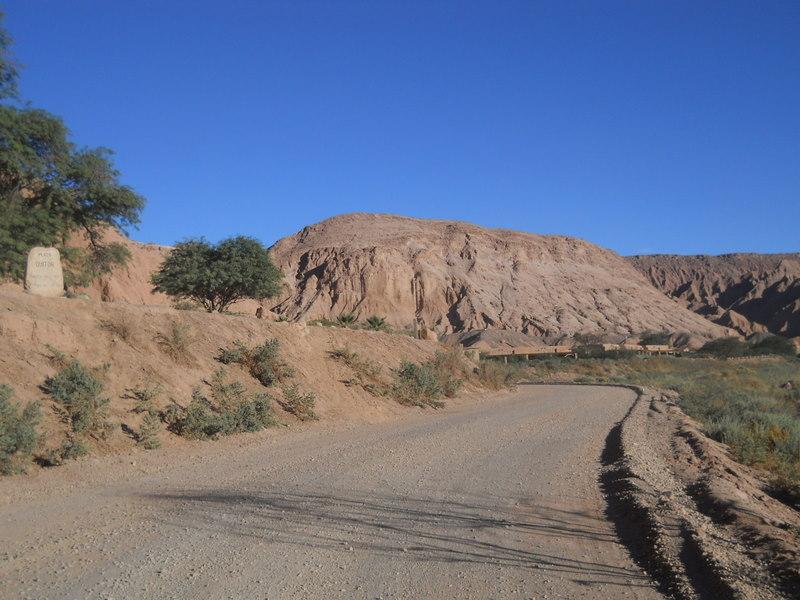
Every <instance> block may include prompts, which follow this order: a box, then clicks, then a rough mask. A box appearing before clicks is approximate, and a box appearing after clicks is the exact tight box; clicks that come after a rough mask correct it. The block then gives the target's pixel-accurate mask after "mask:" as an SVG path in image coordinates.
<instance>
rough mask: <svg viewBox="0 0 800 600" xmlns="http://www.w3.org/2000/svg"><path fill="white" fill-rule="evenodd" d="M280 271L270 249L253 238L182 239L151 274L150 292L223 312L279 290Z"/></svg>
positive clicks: (271, 295)
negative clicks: (211, 242) (238, 301)
mask: <svg viewBox="0 0 800 600" xmlns="http://www.w3.org/2000/svg"><path fill="white" fill-rule="evenodd" d="M281 278H282V274H281V272H280V270H278V268H277V267H276V266H275V265H274V264H273V263H272V259H270V256H269V251H268V250H267V249H266V248H265V247H264V246H263V245H262V244H261V242H259V241H258V240H254V239H253V238H249V237H246V236H238V237H233V238H229V239H227V240H223V241H221V242H220V243H219V244H216V245H213V244H209V243H208V242H207V241H205V240H203V239H197V240H188V241H185V242H181V243H180V244H178V245H177V246H175V248H174V249H173V250H172V252H170V254H169V256H167V258H166V259H165V260H164V263H163V264H162V265H161V268H160V269H159V270H158V271H157V272H156V273H155V274H154V275H153V277H152V282H153V285H154V287H153V291H154V292H163V293H165V294H167V295H169V296H172V297H173V298H175V299H179V300H180V299H183V300H193V301H195V302H198V303H199V304H201V305H202V306H203V307H204V308H205V309H206V310H207V311H208V312H214V311H215V310H216V311H219V312H224V311H225V310H226V309H227V308H228V307H229V306H230V305H231V304H233V303H234V302H236V301H237V300H243V299H245V298H252V299H255V300H263V299H265V298H272V297H273V296H276V295H277V294H278V293H279V292H280V290H281V284H280V282H281Z"/></svg>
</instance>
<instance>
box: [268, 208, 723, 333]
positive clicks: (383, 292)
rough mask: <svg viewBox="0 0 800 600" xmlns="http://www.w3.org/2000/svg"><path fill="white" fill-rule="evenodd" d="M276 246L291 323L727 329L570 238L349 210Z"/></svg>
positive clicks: (280, 307)
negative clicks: (355, 319)
mask: <svg viewBox="0 0 800 600" xmlns="http://www.w3.org/2000/svg"><path fill="white" fill-rule="evenodd" d="M272 253H273V257H274V259H275V261H276V263H277V265H278V266H279V267H280V268H281V269H282V271H283V272H284V273H285V275H286V292H285V294H284V295H283V296H282V297H281V298H280V299H279V300H278V302H277V303H276V304H275V305H274V307H273V310H274V312H276V313H278V314H281V315H284V316H286V317H288V318H290V319H292V320H304V319H314V318H335V317H336V316H337V315H339V314H341V313H343V312H355V313H357V314H358V315H359V316H360V317H362V318H365V317H367V316H369V315H373V314H378V315H383V316H385V317H386V318H387V319H388V320H389V322H390V323H392V324H393V325H395V326H401V327H408V326H411V325H412V324H413V323H414V322H415V321H417V322H421V323H423V324H424V325H426V326H428V327H434V328H435V329H436V330H437V331H438V332H439V333H450V332H459V331H468V330H480V329H486V328H496V329H507V330H513V331H518V332H522V333H526V334H529V335H535V336H540V337H560V336H564V335H572V334H575V333H589V332H606V333H609V332H610V333H618V334H630V333H636V332H641V331H644V330H670V331H685V332H690V333H693V334H697V335H699V336H701V337H715V336H720V335H724V334H725V333H726V330H725V329H723V328H722V327H718V326H716V325H714V324H712V323H710V322H709V321H708V320H706V319H703V318H702V317H700V316H698V315H696V314H694V313H692V312H691V311H688V310H686V309H685V308H684V307H683V306H681V305H679V304H678V303H676V302H675V301H674V300H671V299H669V298H667V297H666V296H664V295H663V294H662V293H660V292H659V291H658V290H656V289H655V288H653V286H652V285H650V284H649V282H648V281H647V280H646V279H645V278H644V277H643V276H642V275H641V274H640V273H638V272H637V271H636V269H634V268H633V267H632V266H631V264H630V263H628V262H627V261H626V260H625V259H623V258H621V257H620V256H618V255H617V254H615V253H613V252H611V251H610V250H606V249H603V248H600V247H598V246H595V245H593V244H590V243H587V242H584V241H582V240H578V239H574V238H568V237H562V236H544V235H532V234H528V233H521V232H517V231H509V230H497V229H485V228H481V227H477V226H475V225H470V224H467V223H461V222H451V221H429V220H422V219H412V218H407V217H399V216H389V215H374V214H350V215H342V216H338V217H334V218H332V219H328V220H326V221H323V222H321V223H318V224H316V225H311V226H308V227H306V228H304V229H303V230H302V231H300V232H298V233H297V234H295V235H293V236H290V237H287V238H284V239H282V240H280V241H279V242H278V243H277V244H275V246H274V247H273V248H272Z"/></svg>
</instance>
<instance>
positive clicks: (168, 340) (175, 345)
mask: <svg viewBox="0 0 800 600" xmlns="http://www.w3.org/2000/svg"><path fill="white" fill-rule="evenodd" d="M192 338H193V336H192V333H191V329H190V328H189V326H188V325H184V324H182V323H178V321H172V322H171V323H170V326H169V329H168V330H167V332H166V333H161V332H159V333H157V334H156V343H157V344H158V346H159V348H161V350H162V351H163V352H164V354H166V355H167V356H169V357H170V358H171V359H172V360H174V361H175V362H176V363H178V364H181V365H191V364H192V363H193V362H194V357H193V356H192V354H191V352H190V351H189V346H190V345H191V343H192Z"/></svg>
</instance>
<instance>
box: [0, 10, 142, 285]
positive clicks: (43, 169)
mask: <svg viewBox="0 0 800 600" xmlns="http://www.w3.org/2000/svg"><path fill="white" fill-rule="evenodd" d="M2 16H3V15H2V13H0V20H1V19H2ZM10 42H11V40H10V38H9V36H8V34H7V33H6V31H5V30H4V29H3V28H2V27H1V26H0V278H7V277H10V278H12V279H20V278H22V277H23V276H24V273H25V261H26V258H27V252H28V250H30V248H32V247H33V246H57V247H60V248H61V249H62V251H63V254H64V258H65V262H66V269H65V270H66V279H67V283H68V284H71V285H84V284H86V283H88V282H89V281H91V280H92V279H94V278H95V277H97V276H98V275H101V274H103V273H107V272H110V271H111V270H112V269H113V268H114V267H115V266H117V265H119V264H122V263H124V262H125V261H126V260H127V258H128V253H127V251H126V250H125V248H124V246H122V245H121V244H108V245H106V244H104V243H103V242H102V239H103V230H104V229H105V228H106V227H109V226H111V227H118V228H121V229H124V228H125V227H127V226H130V225H135V224H137V223H138V222H139V214H140V213H141V210H142V208H143V206H144V199H143V198H142V197H141V196H139V195H138V194H136V193H135V192H134V191H133V190H132V189H130V188H129V187H127V186H125V185H122V184H121V183H120V182H119V172H118V171H117V170H116V169H115V168H114V166H113V163H112V160H111V156H112V153H111V151H110V150H108V149H106V148H88V149H87V148H78V147H77V146H75V144H73V143H72V142H71V141H70V139H69V130H68V129H67V127H66V125H64V123H63V122H62V121H61V119H59V118H58V117H56V116H54V115H52V114H50V113H48V112H46V111H44V110H41V109H36V108H30V107H28V106H26V105H22V106H21V105H19V103H18V102H17V78H18V73H17V68H16V64H15V62H14V61H13V60H12V58H11V57H10V54H9V46H10ZM79 232H83V234H84V235H85V236H86V239H87V241H88V250H85V251H84V250H80V249H77V248H69V249H65V248H64V246H65V244H66V242H67V240H68V238H70V237H71V236H73V235H75V234H76V233H79Z"/></svg>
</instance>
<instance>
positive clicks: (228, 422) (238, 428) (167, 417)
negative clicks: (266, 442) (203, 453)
mask: <svg viewBox="0 0 800 600" xmlns="http://www.w3.org/2000/svg"><path fill="white" fill-rule="evenodd" d="M206 386H207V388H208V389H209V391H210V397H208V396H207V395H206V393H204V392H203V389H202V388H201V387H199V386H198V387H196V388H195V389H194V391H193V392H192V399H191V401H190V402H189V404H188V405H187V406H186V407H183V406H181V405H179V404H177V403H172V404H171V405H169V406H168V407H167V409H166V410H165V411H164V412H163V413H162V416H161V418H162V419H163V421H164V422H165V423H166V425H167V429H169V430H170V431H171V432H173V433H176V434H177V435H180V436H182V437H186V438H191V439H199V440H205V439H212V438H217V437H220V436H224V435H230V434H233V433H241V432H245V431H249V432H252V431H260V430H262V429H265V428H267V427H271V426H273V425H276V424H277V421H276V419H275V411H274V409H273V408H272V398H271V397H270V395H269V394H266V393H263V392H262V393H258V394H248V393H247V392H246V390H245V388H244V386H243V385H242V384H241V383H240V382H238V381H228V377H227V374H226V373H225V371H224V369H220V370H218V371H216V372H215V373H214V376H213V377H212V379H211V381H209V382H207V384H206Z"/></svg>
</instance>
